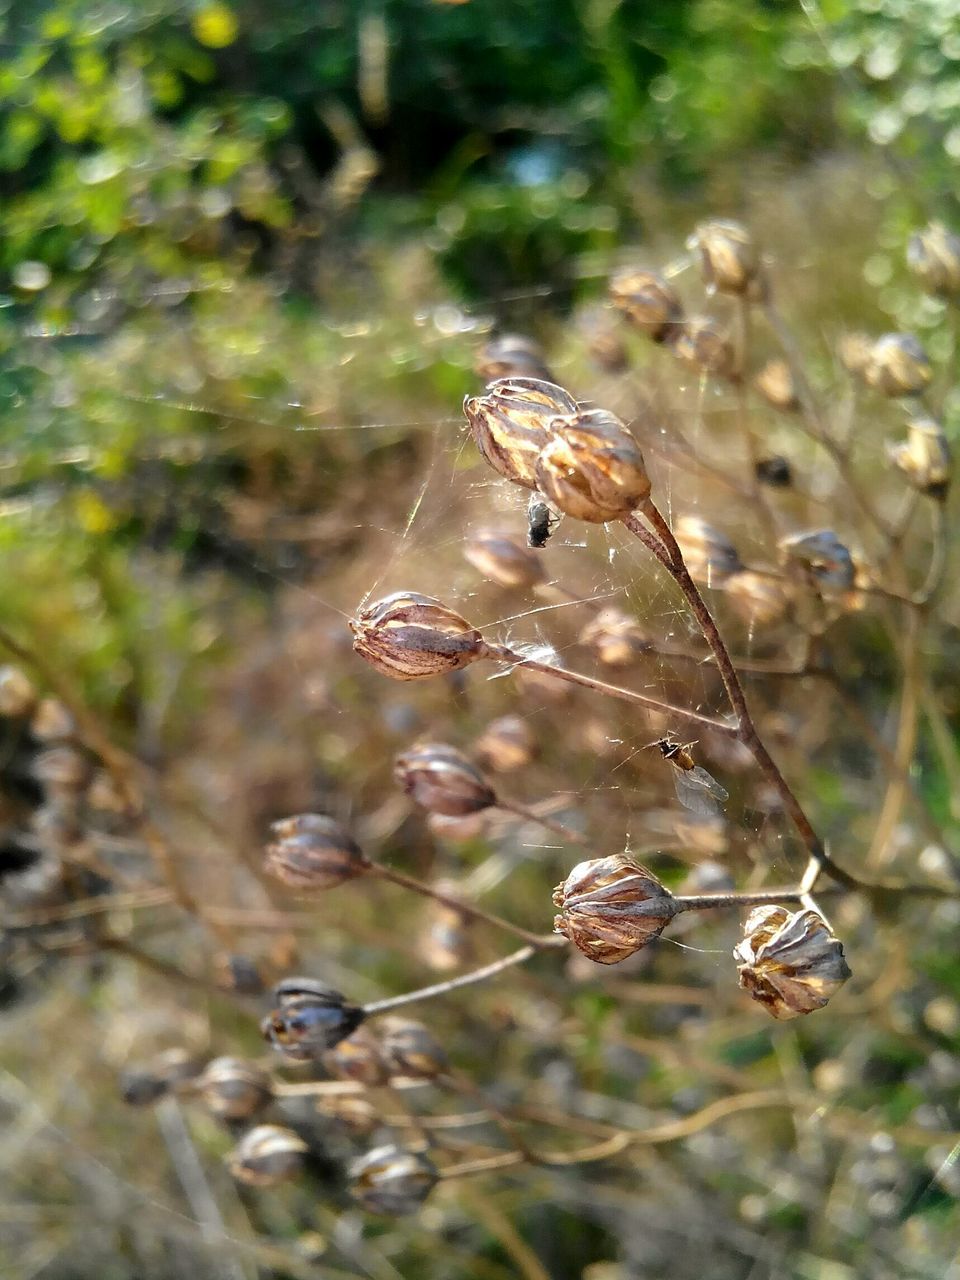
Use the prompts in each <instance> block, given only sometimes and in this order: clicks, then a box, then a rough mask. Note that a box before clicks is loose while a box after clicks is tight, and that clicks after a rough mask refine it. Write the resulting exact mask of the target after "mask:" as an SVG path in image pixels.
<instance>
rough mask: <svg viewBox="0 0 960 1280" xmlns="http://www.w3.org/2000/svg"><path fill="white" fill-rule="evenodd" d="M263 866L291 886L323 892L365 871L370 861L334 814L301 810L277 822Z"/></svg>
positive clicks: (273, 825)
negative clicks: (301, 811)
mask: <svg viewBox="0 0 960 1280" xmlns="http://www.w3.org/2000/svg"><path fill="white" fill-rule="evenodd" d="M270 830H271V831H272V832H273V834H274V837H275V838H274V839H273V840H272V841H271V842H270V844H268V845H267V851H266V858H265V860H264V864H263V865H264V869H265V870H266V871H268V872H269V874H270V875H272V876H274V877H276V879H277V880H280V881H281V882H282V883H283V884H285V885H288V886H289V887H290V888H291V889H299V890H303V891H309V892H317V893H319V892H323V891H325V890H327V889H335V888H336V887H337V885H340V884H345V883H346V881H348V880H353V879H354V878H355V877H356V876H360V875H363V874H364V872H365V871H367V869H368V868H369V865H370V864H369V862H368V861H367V859H366V858H365V857H364V855H363V853H362V852H361V850H360V846H359V845H358V844H357V843H356V841H355V840H353V839H352V838H351V836H350V835H349V834H348V833H347V831H346V830H345V829H344V828H343V827H342V826H341V825H340V823H339V822H337V821H335V820H334V819H333V818H328V817H327V816H326V815H325V814H321V813H299V814H295V815H294V816H293V817H291V818H283V819H282V820H281V821H279V822H274V823H273V824H272V825H271V828H270Z"/></svg>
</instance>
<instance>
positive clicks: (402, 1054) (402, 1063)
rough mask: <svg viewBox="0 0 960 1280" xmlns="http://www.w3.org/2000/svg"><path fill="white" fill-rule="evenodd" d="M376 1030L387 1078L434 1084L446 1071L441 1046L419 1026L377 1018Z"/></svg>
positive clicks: (406, 1019) (423, 1027) (409, 1020)
mask: <svg viewBox="0 0 960 1280" xmlns="http://www.w3.org/2000/svg"><path fill="white" fill-rule="evenodd" d="M377 1030H378V1031H379V1033H380V1046H381V1049H382V1051H383V1056H384V1058H385V1059H386V1061H387V1064H388V1066H389V1069H390V1074H391V1076H407V1077H409V1078H411V1079H417V1080H435V1079H436V1077H437V1076H442V1075H444V1074H445V1073H446V1071H447V1070H448V1069H449V1066H450V1064H449V1061H448V1060H447V1055H446V1053H444V1051H443V1047H442V1045H441V1044H440V1042H439V1041H438V1040H437V1038H436V1037H435V1036H434V1035H433V1033H432V1032H431V1031H428V1030H427V1028H426V1027H425V1026H424V1025H423V1023H422V1022H414V1021H412V1020H411V1019H409V1018H396V1017H390V1018H381V1019H380V1021H379V1022H378V1024H377Z"/></svg>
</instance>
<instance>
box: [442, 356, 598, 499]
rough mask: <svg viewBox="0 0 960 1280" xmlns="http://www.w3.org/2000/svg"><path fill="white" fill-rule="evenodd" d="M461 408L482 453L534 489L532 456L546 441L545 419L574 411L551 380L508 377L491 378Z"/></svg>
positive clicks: (506, 473)
mask: <svg viewBox="0 0 960 1280" xmlns="http://www.w3.org/2000/svg"><path fill="white" fill-rule="evenodd" d="M463 411H464V413H465V414H466V417H467V421H468V422H469V423H470V427H471V429H472V431H473V438H474V440H475V442H476V445H477V448H478V449H479V450H480V454H481V456H482V457H483V458H484V459H485V461H486V462H488V463H489V465H490V466H491V467H493V469H494V471H496V472H497V473H498V474H499V475H501V476H504V477H505V478H506V479H507V480H512V481H514V482H515V483H516V484H522V485H524V486H525V487H526V488H527V489H535V488H536V487H537V481H536V475H535V468H536V462H537V457H538V455H539V453H540V450H541V449H542V448H544V446H545V445H546V444H547V443H548V442H549V440H550V430H549V427H550V422H551V421H552V419H553V418H555V417H557V416H558V415H566V416H569V415H571V414H574V413H576V411H577V402H576V400H574V398H573V396H571V395H570V393H569V392H568V391H564V389H563V387H560V386H557V384H556V383H554V382H544V381H541V380H540V379H537V378H507V379H502V380H500V381H498V382H493V383H491V384H490V386H489V387H487V390H486V392H485V394H484V395H482V396H467V398H466V399H465V400H464V402H463Z"/></svg>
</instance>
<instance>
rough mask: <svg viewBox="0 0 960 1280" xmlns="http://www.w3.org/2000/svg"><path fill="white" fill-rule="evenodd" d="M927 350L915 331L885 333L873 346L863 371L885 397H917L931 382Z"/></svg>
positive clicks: (869, 384) (866, 379) (931, 373)
mask: <svg viewBox="0 0 960 1280" xmlns="http://www.w3.org/2000/svg"><path fill="white" fill-rule="evenodd" d="M932 377H933V370H932V368H931V367H930V360H929V358H928V357H927V353H926V352H925V351H924V349H923V347H922V346H921V345H920V343H919V341H918V339H917V338H915V337H914V336H913V334H912V333H885V334H884V335H883V337H882V338H878V339H877V340H876V342H875V343H874V344H873V346H872V347H871V349H870V358H869V359H868V361H867V364H866V367H865V368H864V370H863V379H864V381H865V382H866V384H867V386H868V387H872V388H873V390H874V391H879V392H880V394H881V395H884V396H916V395H919V394H920V393H921V392H922V391H924V390H925V389H926V387H927V386H928V385H929V383H930V379H931V378H932Z"/></svg>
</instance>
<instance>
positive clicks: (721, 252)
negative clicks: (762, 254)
mask: <svg viewBox="0 0 960 1280" xmlns="http://www.w3.org/2000/svg"><path fill="white" fill-rule="evenodd" d="M687 246H688V248H690V249H695V250H698V251H699V254H700V273H701V275H702V276H703V282H704V284H705V285H706V286H707V290H708V291H709V292H711V293H712V292H714V291H716V292H717V293H731V294H735V295H737V296H738V297H742V298H743V297H745V298H750V299H753V300H756V299H759V298H762V296H763V281H762V277H761V274H760V258H759V256H758V254H757V250H756V247H755V245H754V243H753V238H752V236H751V235H750V232H749V231H748V230H747V228H746V227H745V226H743V225H742V224H741V223H739V222H732V221H729V220H727V219H723V218H714V219H712V220H710V221H709V222H701V223H700V225H699V226H698V227H697V228H696V230H695V231H694V233H693V235H692V236H691V237H690V239H689V240H688V241H687Z"/></svg>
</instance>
